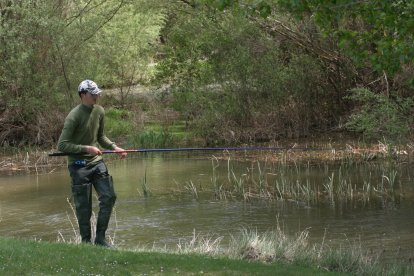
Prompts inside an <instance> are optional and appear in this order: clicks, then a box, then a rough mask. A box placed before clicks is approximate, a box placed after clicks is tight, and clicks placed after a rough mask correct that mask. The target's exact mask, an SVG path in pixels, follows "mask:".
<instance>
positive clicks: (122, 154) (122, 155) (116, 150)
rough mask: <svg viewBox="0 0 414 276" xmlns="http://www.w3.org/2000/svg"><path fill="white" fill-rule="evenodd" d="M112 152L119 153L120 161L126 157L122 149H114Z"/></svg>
mask: <svg viewBox="0 0 414 276" xmlns="http://www.w3.org/2000/svg"><path fill="white" fill-rule="evenodd" d="M114 151H115V152H118V151H120V153H118V155H119V158H121V159H124V158H125V157H126V156H127V153H126V152H125V150H124V149H122V148H119V147H116V148H115V149H114Z"/></svg>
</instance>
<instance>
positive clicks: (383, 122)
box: [346, 88, 414, 141]
mask: <svg viewBox="0 0 414 276" xmlns="http://www.w3.org/2000/svg"><path fill="white" fill-rule="evenodd" d="M351 92H352V93H353V94H352V95H351V96H348V97H347V99H350V100H353V101H355V102H356V103H357V108H356V109H355V111H354V112H353V114H352V115H351V116H350V118H349V120H348V123H347V124H346V127H347V128H348V129H349V130H351V131H355V132H359V133H362V134H363V135H364V136H365V137H366V138H367V139H381V138H386V139H388V140H392V141H398V140H403V139H405V137H408V135H409V134H410V131H411V125H412V123H413V119H412V116H411V115H410V114H412V112H413V107H414V102H413V99H412V98H405V99H402V98H400V97H393V98H391V97H387V96H385V95H383V94H375V93H373V92H371V91H370V90H368V89H365V88H355V89H352V90H351Z"/></svg>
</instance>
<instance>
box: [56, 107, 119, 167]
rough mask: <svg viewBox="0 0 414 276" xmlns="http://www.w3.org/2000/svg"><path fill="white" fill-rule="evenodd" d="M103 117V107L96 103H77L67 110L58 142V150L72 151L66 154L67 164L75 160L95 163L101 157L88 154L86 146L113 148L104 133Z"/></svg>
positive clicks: (113, 144) (112, 144) (113, 145)
mask: <svg viewBox="0 0 414 276" xmlns="http://www.w3.org/2000/svg"><path fill="white" fill-rule="evenodd" d="M104 117H105V111H104V109H103V107H102V106H100V105H96V104H95V105H93V106H88V105H85V104H79V105H78V106H76V107H75V108H73V109H72V110H71V111H70V112H69V114H68V116H67V117H66V119H65V124H64V126H63V130H62V133H61V134H60V138H59V142H58V150H59V151H61V152H66V153H73V155H69V156H68V162H69V164H71V163H72V162H73V161H75V160H85V161H86V162H87V163H95V162H97V161H99V160H101V159H102V156H99V155H96V156H92V155H90V154H88V153H87V152H86V146H95V147H98V145H99V146H101V147H102V148H105V149H111V150H112V149H115V147H116V145H115V143H113V142H112V141H111V140H109V139H108V138H107V137H106V136H105V134H104Z"/></svg>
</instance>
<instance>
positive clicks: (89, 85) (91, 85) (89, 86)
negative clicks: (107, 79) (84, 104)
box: [78, 80, 102, 95]
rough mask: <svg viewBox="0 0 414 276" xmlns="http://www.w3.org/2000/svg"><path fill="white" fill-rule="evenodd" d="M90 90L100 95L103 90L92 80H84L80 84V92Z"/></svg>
mask: <svg viewBox="0 0 414 276" xmlns="http://www.w3.org/2000/svg"><path fill="white" fill-rule="evenodd" d="M83 92H89V93H91V94H92V95H98V94H99V93H101V92H102V90H101V89H99V87H98V85H97V84H96V83H95V82H94V81H91V80H84V81H82V82H81V83H80V84H79V87H78V93H83Z"/></svg>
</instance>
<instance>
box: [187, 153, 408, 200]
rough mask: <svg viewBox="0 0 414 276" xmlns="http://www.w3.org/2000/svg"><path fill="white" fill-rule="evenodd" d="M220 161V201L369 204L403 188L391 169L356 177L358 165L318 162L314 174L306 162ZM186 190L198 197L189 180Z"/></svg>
mask: <svg viewBox="0 0 414 276" xmlns="http://www.w3.org/2000/svg"><path fill="white" fill-rule="evenodd" d="M222 164H223V162H219V160H217V159H216V158H213V160H212V174H211V188H212V191H213V194H214V197H215V198H216V199H219V200H227V199H241V200H246V201H247V200H254V199H260V200H270V201H271V200H288V201H294V202H298V203H299V202H301V203H305V204H307V205H312V204H325V203H327V204H330V205H335V204H341V203H346V202H354V203H361V204H369V203H371V202H378V201H382V202H384V203H385V202H397V201H398V200H399V198H400V193H401V189H402V188H401V183H400V182H399V179H398V175H399V173H398V171H397V170H396V169H394V168H385V167H384V168H380V169H381V170H382V171H381V172H380V173H377V175H376V176H375V177H374V176H372V175H371V173H369V174H367V175H363V176H360V175H358V177H357V176H355V174H356V173H358V170H359V169H360V168H359V166H353V167H350V165H345V164H343V165H340V166H335V165H332V166H331V165H327V164H323V165H319V166H321V169H322V170H318V176H317V177H315V175H313V174H311V172H310V168H309V164H305V165H303V164H302V165H300V164H296V165H295V166H288V165H285V164H278V165H273V166H269V165H268V164H267V163H264V165H263V164H262V163H260V162H253V163H251V166H249V167H246V168H245V169H242V168H240V167H238V168H237V165H240V164H237V163H236V162H232V161H231V160H227V162H226V165H225V167H221V166H222ZM223 169H225V170H226V173H223ZM375 170H378V168H375ZM368 171H369V170H368ZM224 175H226V176H227V177H224ZM185 189H186V190H187V191H189V192H190V193H191V194H192V195H193V196H194V197H198V196H199V195H198V193H196V187H195V185H194V184H193V183H192V182H190V184H187V185H186V186H185Z"/></svg>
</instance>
